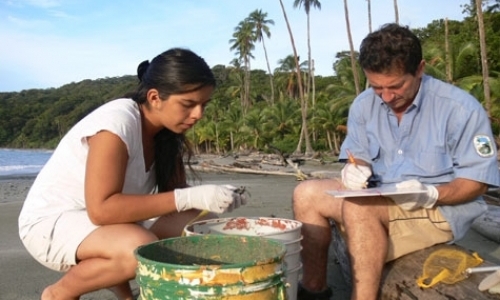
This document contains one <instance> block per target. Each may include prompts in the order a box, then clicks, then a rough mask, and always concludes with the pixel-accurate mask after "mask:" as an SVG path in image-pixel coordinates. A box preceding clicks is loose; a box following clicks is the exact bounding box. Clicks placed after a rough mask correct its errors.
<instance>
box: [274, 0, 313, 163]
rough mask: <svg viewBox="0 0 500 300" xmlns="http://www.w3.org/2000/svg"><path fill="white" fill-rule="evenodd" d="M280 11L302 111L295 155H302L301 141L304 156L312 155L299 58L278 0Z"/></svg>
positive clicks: (288, 23) (286, 18)
mask: <svg viewBox="0 0 500 300" xmlns="http://www.w3.org/2000/svg"><path fill="white" fill-rule="evenodd" d="M280 5H281V10H282V11H283V17H284V18H285V22H286V27H287V28H288V34H289V35H290V41H291V43H292V49H293V56H294V59H295V66H296V72H297V81H298V86H299V95H300V108H301V110H302V130H301V134H300V138H299V142H298V144H297V149H296V150H295V152H296V153H302V151H301V148H302V139H304V140H305V141H306V155H311V154H312V153H313V149H312V146H311V140H310V139H309V131H308V129H307V101H305V98H304V90H303V87H302V78H301V74H300V73H301V72H300V68H299V57H298V55H297V49H296V48H295V42H294V40H293V34H292V29H291V28H290V22H288V17H287V15H286V11H285V7H284V6H283V1H282V0H280Z"/></svg>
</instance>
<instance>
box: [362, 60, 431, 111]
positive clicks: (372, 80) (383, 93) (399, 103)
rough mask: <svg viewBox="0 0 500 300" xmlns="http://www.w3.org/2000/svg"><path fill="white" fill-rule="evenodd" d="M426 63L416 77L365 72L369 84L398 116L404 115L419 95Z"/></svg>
mask: <svg viewBox="0 0 500 300" xmlns="http://www.w3.org/2000/svg"><path fill="white" fill-rule="evenodd" d="M424 66H425V63H424V62H423V61H422V62H421V63H420V66H419V68H418V70H417V72H416V74H415V75H412V74H408V73H406V74H402V73H401V72H390V73H374V72H369V71H365V75H366V78H367V80H368V83H369V84H370V86H371V87H372V88H373V90H374V91H375V93H376V94H377V95H378V96H379V97H380V98H382V101H384V102H385V104H387V105H388V106H389V107H390V108H391V109H392V110H393V111H394V112H395V113H396V114H398V113H403V112H405V111H406V109H407V108H408V106H410V105H411V104H412V102H413V100H414V99H415V96H416V95H417V92H418V89H419V87H420V81H421V79H422V74H423V70H424Z"/></svg>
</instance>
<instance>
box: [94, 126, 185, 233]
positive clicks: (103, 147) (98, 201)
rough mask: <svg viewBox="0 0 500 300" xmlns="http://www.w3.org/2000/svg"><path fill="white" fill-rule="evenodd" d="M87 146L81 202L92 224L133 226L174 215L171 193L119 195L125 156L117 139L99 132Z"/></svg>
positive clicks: (104, 132)
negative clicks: (129, 224)
mask: <svg viewBox="0 0 500 300" xmlns="http://www.w3.org/2000/svg"><path fill="white" fill-rule="evenodd" d="M88 145H89V152H88V157H87V164H86V172H85V202H86V205H87V213H88V214H89V218H90V220H91V221H92V222H93V223H94V224H98V225H106V224H117V223H130V222H137V221H141V220H146V219H149V218H152V217H156V216H160V215H164V214H167V213H171V212H176V211H177V209H176V205H175V199H174V194H173V192H167V193H160V194H145V195H125V194H122V190H123V184H124V181H125V172H126V168H127V160H128V153H127V148H126V146H125V144H124V143H123V141H122V140H121V139H120V138H119V137H118V136H116V135H115V134H113V133H111V132H108V131H101V132H99V133H97V134H95V135H94V136H92V137H89V138H88ZM138 171H139V172H141V171H142V172H145V170H138Z"/></svg>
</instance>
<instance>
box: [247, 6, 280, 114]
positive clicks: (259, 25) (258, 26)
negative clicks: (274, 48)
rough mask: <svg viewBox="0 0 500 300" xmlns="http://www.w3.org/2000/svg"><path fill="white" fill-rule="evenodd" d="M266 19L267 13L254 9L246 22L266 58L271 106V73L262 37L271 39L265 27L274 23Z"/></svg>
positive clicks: (272, 98) (272, 86)
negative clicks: (260, 44)
mask: <svg viewBox="0 0 500 300" xmlns="http://www.w3.org/2000/svg"><path fill="white" fill-rule="evenodd" d="M266 18H267V13H263V12H262V10H260V9H256V10H254V11H253V12H252V13H251V14H250V16H249V17H248V20H249V22H250V24H252V26H253V28H254V31H255V38H256V39H257V41H259V42H262V47H263V48H264V55H265V57H266V63H267V71H268V73H269V82H270V84H271V104H272V103H274V82H273V73H272V72H271V66H270V65H269V58H268V57H267V49H266V44H265V43H264V35H265V36H266V37H267V38H270V37H271V31H269V27H268V26H267V24H271V25H274V21H273V20H271V19H266Z"/></svg>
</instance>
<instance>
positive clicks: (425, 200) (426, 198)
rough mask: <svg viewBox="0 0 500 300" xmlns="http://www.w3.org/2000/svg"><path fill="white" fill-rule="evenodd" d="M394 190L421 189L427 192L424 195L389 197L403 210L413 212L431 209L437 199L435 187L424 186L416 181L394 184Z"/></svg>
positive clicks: (437, 194)
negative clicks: (421, 208)
mask: <svg viewBox="0 0 500 300" xmlns="http://www.w3.org/2000/svg"><path fill="white" fill-rule="evenodd" d="M396 188H397V189H398V190H399V189H401V190H405V189H409V188H412V189H414V188H421V189H425V190H426V191H427V192H426V193H418V194H406V195H393V196H391V199H392V200H394V202H395V203H396V204H397V205H399V206H400V207H401V208H402V209H404V210H414V209H417V208H420V207H423V208H432V207H433V206H434V204H436V201H437V199H438V197H439V192H438V190H437V189H436V187H435V186H433V185H427V184H425V185H424V184H422V183H420V181H418V180H416V179H411V180H406V181H402V182H400V183H398V184H396Z"/></svg>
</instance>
